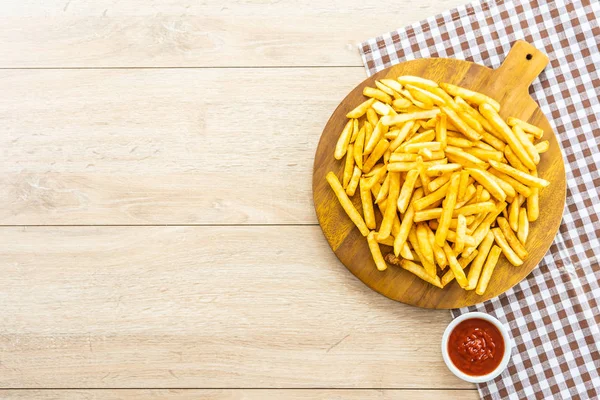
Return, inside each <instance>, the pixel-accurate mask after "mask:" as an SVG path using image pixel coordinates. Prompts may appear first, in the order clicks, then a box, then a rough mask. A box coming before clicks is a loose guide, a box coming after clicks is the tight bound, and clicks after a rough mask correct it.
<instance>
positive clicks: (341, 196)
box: [326, 172, 369, 236]
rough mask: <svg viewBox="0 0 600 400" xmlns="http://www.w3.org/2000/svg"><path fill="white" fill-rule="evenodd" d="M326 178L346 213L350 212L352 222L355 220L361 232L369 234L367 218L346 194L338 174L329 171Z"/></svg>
mask: <svg viewBox="0 0 600 400" xmlns="http://www.w3.org/2000/svg"><path fill="white" fill-rule="evenodd" d="M326 179H327V182H329V185H330V186H331V189H333V192H334V193H335V195H336V196H337V198H338V200H339V201H340V204H341V205H342V208H343V209H344V211H346V214H348V216H349V217H350V219H351V220H352V222H354V224H355V225H356V227H357V228H358V230H359V231H360V233H362V235H363V236H367V235H368V234H369V228H367V224H365V220H364V219H363V217H362V216H361V215H360V214H359V212H358V211H357V210H356V208H355V207H354V205H353V204H352V201H350V199H349V198H348V196H347V195H346V192H345V191H344V188H343V187H342V184H341V183H340V181H339V180H338V178H337V176H335V174H334V173H333V172H329V173H328V174H327V177H326Z"/></svg>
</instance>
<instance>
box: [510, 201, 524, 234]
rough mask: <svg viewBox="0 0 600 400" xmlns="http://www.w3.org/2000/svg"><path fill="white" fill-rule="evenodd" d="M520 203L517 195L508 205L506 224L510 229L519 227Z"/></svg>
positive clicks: (515, 229)
mask: <svg viewBox="0 0 600 400" xmlns="http://www.w3.org/2000/svg"><path fill="white" fill-rule="evenodd" d="M520 205H521V203H520V202H519V197H515V199H514V200H513V201H512V202H511V203H510V205H509V206H508V224H509V225H510V229H512V230H513V231H515V232H516V231H517V230H518V229H519V206H520Z"/></svg>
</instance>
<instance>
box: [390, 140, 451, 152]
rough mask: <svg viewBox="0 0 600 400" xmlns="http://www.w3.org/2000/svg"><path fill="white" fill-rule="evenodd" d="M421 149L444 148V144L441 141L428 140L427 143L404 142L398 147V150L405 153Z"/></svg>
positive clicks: (435, 149) (433, 149)
mask: <svg viewBox="0 0 600 400" xmlns="http://www.w3.org/2000/svg"><path fill="white" fill-rule="evenodd" d="M421 149H429V150H431V151H440V150H442V144H441V143H439V142H426V143H410V144H406V143H405V144H403V145H402V146H400V147H399V148H398V151H401V152H403V153H418V152H419V150H421Z"/></svg>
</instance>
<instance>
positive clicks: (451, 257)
mask: <svg viewBox="0 0 600 400" xmlns="http://www.w3.org/2000/svg"><path fill="white" fill-rule="evenodd" d="M438 232H439V228H438ZM436 243H437V244H438V245H439V242H438V241H437V236H436ZM442 248H443V249H444V253H445V254H446V259H447V260H448V265H449V266H450V270H452V272H453V273H454V278H455V279H456V282H458V284H459V285H460V287H461V288H465V287H466V286H467V276H466V275H465V271H463V269H462V267H461V265H460V264H459V263H458V260H457V259H456V255H455V254H454V252H453V251H452V248H450V245H449V244H448V243H446V241H444V243H443V247H442Z"/></svg>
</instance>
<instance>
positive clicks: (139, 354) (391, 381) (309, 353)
mask: <svg viewBox="0 0 600 400" xmlns="http://www.w3.org/2000/svg"><path fill="white" fill-rule="evenodd" d="M0 247H1V248H2V249H3V251H2V252H1V253H0V265H2V266H3V272H2V291H0V304H2V313H1V314H0V359H1V360H2V364H1V368H2V373H1V374H0V387H3V388H15V387H19V388H40V387H42V388H127V387H129V388H143V387H155V388H186V387H190V388H215V387H216V388H227V387H229V388H235V387H242V388H254V387H262V388H285V387H287V388H444V389H451V388H472V387H473V386H472V385H471V384H468V383H466V382H463V381H460V380H459V379H458V378H456V377H454V375H452V373H451V372H450V371H449V370H448V369H447V368H446V367H445V365H444V363H443V360H442V357H441V355H440V352H439V341H440V338H441V336H442V333H443V330H444V328H445V326H446V325H447V323H448V322H449V321H450V319H451V317H450V314H449V313H447V312H444V311H424V310H422V309H418V308H414V307H410V306H406V305H402V304H397V303H394V302H392V301H391V300H389V299H386V298H385V297H383V296H380V295H378V294H376V293H373V292H372V291H371V290H369V289H368V288H366V287H365V286H364V285H363V284H362V283H361V282H360V281H358V280H357V279H355V278H354V277H353V276H352V275H351V274H350V273H348V272H347V271H346V269H345V268H344V267H343V266H342V265H340V264H339V263H338V262H337V260H336V259H335V256H334V255H333V254H332V253H331V251H330V250H329V246H328V245H327V243H326V241H325V240H323V238H322V234H321V231H320V228H319V227H316V226H311V227H306V226H304V227H302V226H274V227H4V228H1V229H0ZM432 377H435V378H432Z"/></svg>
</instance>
